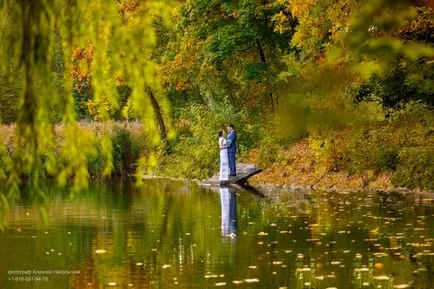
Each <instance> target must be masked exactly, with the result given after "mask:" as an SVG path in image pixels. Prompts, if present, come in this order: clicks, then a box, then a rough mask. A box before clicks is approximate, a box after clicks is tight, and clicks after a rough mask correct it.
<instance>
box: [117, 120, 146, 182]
mask: <svg viewBox="0 0 434 289" xmlns="http://www.w3.org/2000/svg"><path fill="white" fill-rule="evenodd" d="M111 140H112V146H113V165H114V174H115V175H119V176H126V175H128V174H131V173H134V172H135V170H136V168H137V164H138V160H139V158H140V145H139V140H138V139H137V138H134V137H133V136H132V135H131V133H130V132H129V131H127V130H125V129H122V128H119V127H115V128H114V129H113V134H112V136H111Z"/></svg>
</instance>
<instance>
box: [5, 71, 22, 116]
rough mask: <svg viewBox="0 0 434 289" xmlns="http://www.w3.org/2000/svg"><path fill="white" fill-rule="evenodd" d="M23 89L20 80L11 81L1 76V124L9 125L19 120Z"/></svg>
mask: <svg viewBox="0 0 434 289" xmlns="http://www.w3.org/2000/svg"><path fill="white" fill-rule="evenodd" d="M21 89H22V83H21V80H20V78H17V79H15V80H12V81H10V80H8V79H7V77H5V76H2V75H0V123H4V124H9V123H13V122H15V121H16V120H17V118H18V108H19V100H20V96H19V94H20V91H21Z"/></svg>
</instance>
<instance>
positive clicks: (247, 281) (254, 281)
mask: <svg viewBox="0 0 434 289" xmlns="http://www.w3.org/2000/svg"><path fill="white" fill-rule="evenodd" d="M244 281H245V282H246V283H256V282H259V279H256V278H251V279H244Z"/></svg>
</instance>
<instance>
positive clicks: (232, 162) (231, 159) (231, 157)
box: [227, 131, 237, 175]
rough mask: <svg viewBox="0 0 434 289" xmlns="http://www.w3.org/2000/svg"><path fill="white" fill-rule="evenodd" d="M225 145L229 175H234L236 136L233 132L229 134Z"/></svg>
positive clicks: (235, 171) (235, 169) (235, 168)
mask: <svg viewBox="0 0 434 289" xmlns="http://www.w3.org/2000/svg"><path fill="white" fill-rule="evenodd" d="M227 143H228V145H229V147H228V158H229V171H230V175H236V174H237V167H236V164H235V153H236V152H237V134H236V133H235V131H232V132H231V133H229V135H228V139H227Z"/></svg>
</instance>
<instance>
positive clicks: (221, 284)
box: [215, 282, 226, 287]
mask: <svg viewBox="0 0 434 289" xmlns="http://www.w3.org/2000/svg"><path fill="white" fill-rule="evenodd" d="M215 286H217V287H220V286H226V282H219V283H215Z"/></svg>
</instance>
